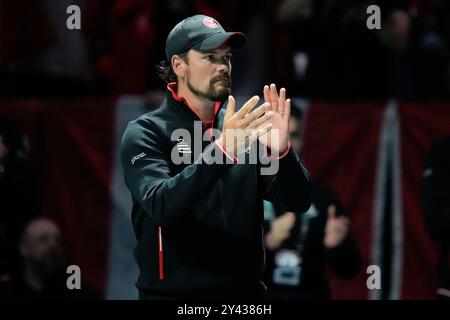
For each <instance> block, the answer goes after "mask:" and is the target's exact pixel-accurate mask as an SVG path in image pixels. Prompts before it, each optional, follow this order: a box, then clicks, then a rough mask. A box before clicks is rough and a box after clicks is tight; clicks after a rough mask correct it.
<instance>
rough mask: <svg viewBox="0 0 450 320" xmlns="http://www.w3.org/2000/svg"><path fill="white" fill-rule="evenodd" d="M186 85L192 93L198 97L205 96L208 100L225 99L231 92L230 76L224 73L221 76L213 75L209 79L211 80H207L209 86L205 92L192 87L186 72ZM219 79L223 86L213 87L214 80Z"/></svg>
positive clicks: (217, 80)
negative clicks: (213, 76)
mask: <svg viewBox="0 0 450 320" xmlns="http://www.w3.org/2000/svg"><path fill="white" fill-rule="evenodd" d="M186 78H187V81H186V82H187V87H188V88H189V90H191V91H192V93H194V94H195V95H197V96H199V97H203V98H206V99H208V100H210V101H214V102H216V101H225V100H226V99H227V98H228V96H229V95H230V94H231V78H230V77H229V76H228V75H227V74H224V75H222V76H218V77H215V78H213V79H211V81H210V82H209V87H208V90H207V91H206V92H203V91H200V90H197V89H196V88H194V87H193V86H192V84H191V82H190V74H189V73H187V77H186ZM219 81H221V82H222V84H223V86H222V87H220V88H217V89H216V88H215V87H214V84H215V83H216V82H219Z"/></svg>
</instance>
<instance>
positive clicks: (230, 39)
mask: <svg viewBox="0 0 450 320" xmlns="http://www.w3.org/2000/svg"><path fill="white" fill-rule="evenodd" d="M225 42H227V43H228V44H229V45H230V46H231V47H232V48H241V47H243V46H244V45H245V44H246V42H247V37H246V36H245V35H244V34H243V33H242V32H226V31H225V30H224V29H223V28H222V26H221V25H220V24H219V22H217V20H216V19H214V18H211V17H208V16H204V15H201V14H198V15H195V16H192V17H189V18H186V19H184V20H183V21H181V22H179V23H178V24H177V25H176V26H175V27H174V28H173V29H172V31H170V33H169V36H168V37H167V40H166V57H167V59H168V60H169V61H170V59H171V58H172V56H173V55H174V54H180V53H183V52H185V51H188V50H189V49H196V50H199V51H208V50H213V49H216V48H218V47H220V46H221V45H222V44H224V43H225Z"/></svg>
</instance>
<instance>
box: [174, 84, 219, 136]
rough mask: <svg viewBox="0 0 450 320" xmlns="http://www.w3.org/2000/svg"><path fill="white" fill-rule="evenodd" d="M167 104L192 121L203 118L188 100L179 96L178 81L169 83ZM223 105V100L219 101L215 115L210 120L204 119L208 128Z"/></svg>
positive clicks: (216, 104)
mask: <svg viewBox="0 0 450 320" xmlns="http://www.w3.org/2000/svg"><path fill="white" fill-rule="evenodd" d="M167 104H168V106H169V107H173V108H174V109H175V111H176V112H179V113H180V114H181V115H183V116H184V117H186V118H187V119H190V120H192V121H194V120H201V119H200V117H199V116H198V114H196V112H195V111H194V110H193V109H192V108H191V107H190V106H189V104H188V103H187V101H186V100H185V99H184V98H183V97H180V96H178V94H177V83H176V82H171V83H169V84H167ZM221 106H222V102H220V101H217V102H216V103H215V104H214V116H213V118H212V119H210V120H208V121H203V120H202V122H203V125H204V126H205V127H206V128H210V127H212V126H213V124H214V120H215V118H216V116H217V114H218V113H219V110H220V107H221Z"/></svg>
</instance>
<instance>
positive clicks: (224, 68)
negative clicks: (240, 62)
mask: <svg viewBox="0 0 450 320" xmlns="http://www.w3.org/2000/svg"><path fill="white" fill-rule="evenodd" d="M217 70H218V71H219V72H220V73H228V72H229V71H230V66H229V65H228V63H226V62H225V61H223V62H220V63H219V64H218V66H217Z"/></svg>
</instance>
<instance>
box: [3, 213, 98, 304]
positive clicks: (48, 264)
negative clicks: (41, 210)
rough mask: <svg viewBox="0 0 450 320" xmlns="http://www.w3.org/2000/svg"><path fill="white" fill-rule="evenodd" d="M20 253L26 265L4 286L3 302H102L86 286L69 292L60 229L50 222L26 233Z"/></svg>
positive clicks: (38, 223) (36, 222)
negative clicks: (70, 300) (33, 300)
mask: <svg viewBox="0 0 450 320" xmlns="http://www.w3.org/2000/svg"><path fill="white" fill-rule="evenodd" d="M19 252H20V256H21V259H22V264H21V266H20V268H19V269H18V270H16V272H15V273H14V274H13V275H12V277H11V279H10V280H8V281H6V282H4V283H2V284H0V298H1V299H27V300H30V299H100V295H99V294H98V293H97V292H96V291H95V290H93V289H91V288H90V287H88V286H86V285H85V284H83V283H82V284H81V289H72V290H70V289H68V288H67V284H66V281H67V278H68V277H69V275H68V274H66V268H67V262H66V257H65V250H64V246H63V237H62V233H61V230H60V228H59V227H58V226H57V225H56V223H55V222H53V221H52V220H50V219H47V218H36V219H34V220H32V221H31V222H30V223H29V224H28V225H27V226H26V227H25V230H24V231H23V234H22V237H21V240H20V243H19Z"/></svg>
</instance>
